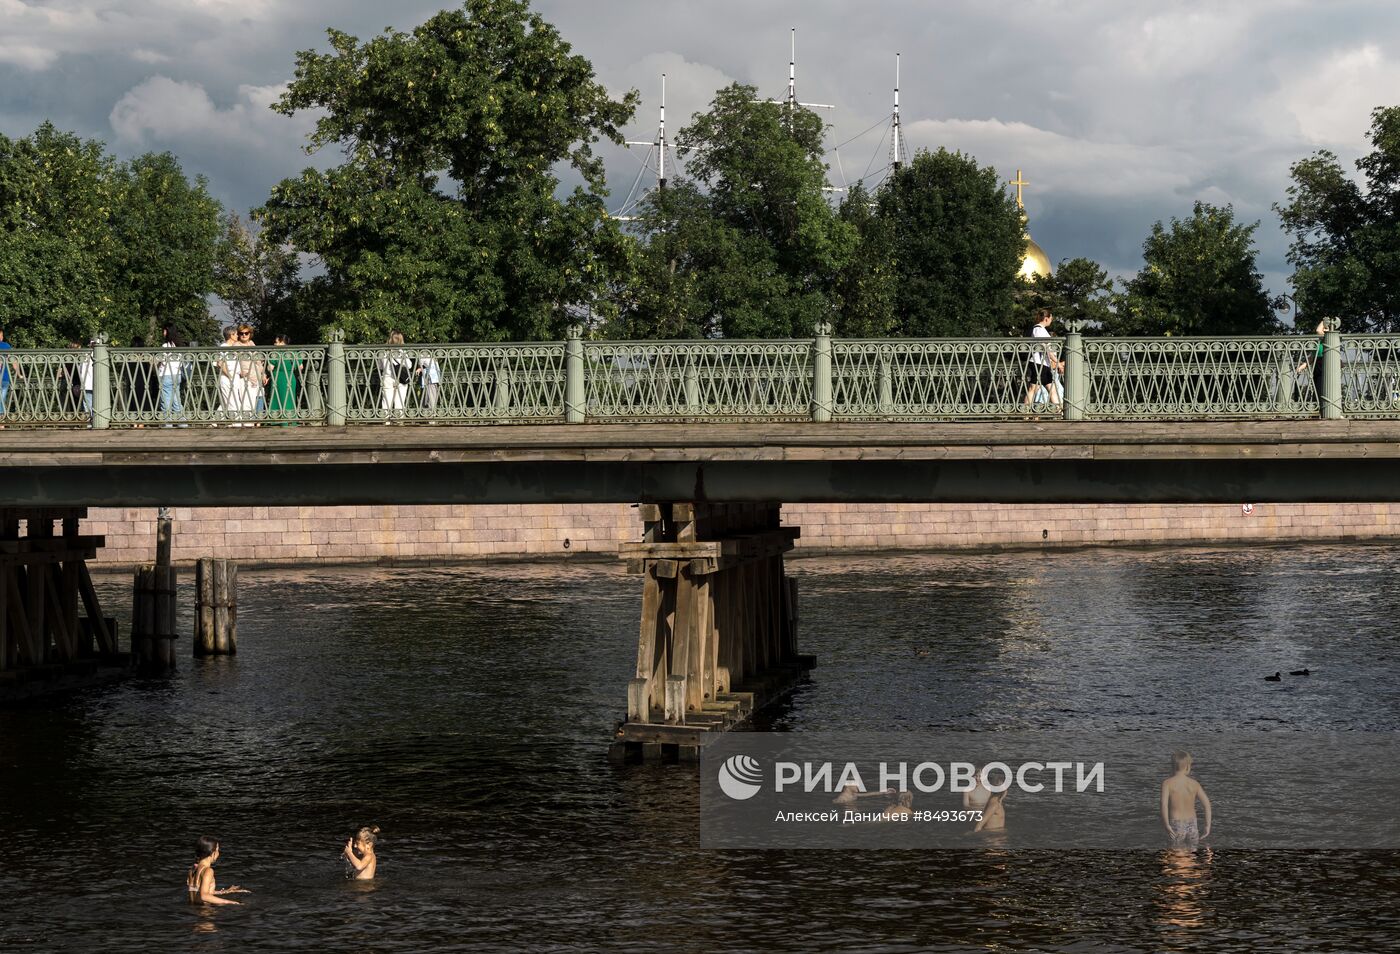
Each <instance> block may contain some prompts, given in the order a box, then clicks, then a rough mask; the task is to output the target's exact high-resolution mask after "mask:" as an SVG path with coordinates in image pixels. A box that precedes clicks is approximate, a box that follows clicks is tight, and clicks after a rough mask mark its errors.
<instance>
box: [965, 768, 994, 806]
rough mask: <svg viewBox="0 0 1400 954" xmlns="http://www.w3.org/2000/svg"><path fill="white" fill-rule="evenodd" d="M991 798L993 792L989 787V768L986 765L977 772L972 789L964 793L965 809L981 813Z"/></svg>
mask: <svg viewBox="0 0 1400 954" xmlns="http://www.w3.org/2000/svg"><path fill="white" fill-rule="evenodd" d="M991 797H992V790H991V789H990V788H988V787H987V766H985V765H984V766H982V767H981V768H980V769H978V770H977V776H976V778H975V779H974V781H973V783H972V787H971V788H970V789H968V790H967V791H965V792H963V808H966V809H969V810H970V811H981V810H982V809H983V808H985V807H986V806H987V799H989V798H991Z"/></svg>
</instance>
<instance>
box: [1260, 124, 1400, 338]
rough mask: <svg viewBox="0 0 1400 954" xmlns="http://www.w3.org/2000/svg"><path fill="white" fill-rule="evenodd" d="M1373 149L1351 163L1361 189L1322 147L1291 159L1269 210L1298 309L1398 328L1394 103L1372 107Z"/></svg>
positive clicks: (1350, 327)
mask: <svg viewBox="0 0 1400 954" xmlns="http://www.w3.org/2000/svg"><path fill="white" fill-rule="evenodd" d="M1370 140H1371V146H1372V150H1371V152H1370V153H1369V154H1367V155H1366V156H1363V157H1362V158H1361V159H1359V160H1358V161H1357V163H1356V167H1357V170H1358V171H1359V172H1360V173H1361V175H1362V177H1363V179H1364V180H1365V183H1364V185H1365V188H1364V190H1363V188H1362V185H1361V184H1360V183H1358V182H1357V181H1356V180H1354V179H1352V178H1350V177H1348V176H1347V174H1346V173H1345V172H1344V171H1343V170H1342V166H1341V163H1340V162H1338V160H1337V157H1336V155H1335V154H1333V153H1331V152H1329V151H1327V150H1321V151H1319V152H1317V153H1315V154H1314V155H1312V156H1310V157H1309V158H1307V159H1303V160H1301V161H1299V162H1296V163H1294V164H1293V167H1292V168H1291V169H1290V171H1289V173H1290V176H1291V178H1292V180H1293V184H1292V185H1290V186H1289V187H1288V202H1287V204H1285V205H1276V206H1275V207H1274V208H1275V210H1276V211H1277V212H1278V214H1279V216H1280V217H1281V218H1282V219H1283V227H1284V229H1285V231H1287V232H1288V233H1289V234H1290V235H1291V236H1292V243H1291V245H1290V247H1289V251H1288V261H1289V262H1290V264H1292V265H1293V267H1294V272H1293V288H1294V293H1295V296H1294V297H1295V298H1296V300H1297V303H1298V309H1299V312H1300V314H1304V315H1307V316H1309V318H1308V319H1306V320H1305V322H1300V323H1308V324H1311V323H1312V320H1313V318H1314V317H1316V318H1321V317H1336V318H1340V319H1341V325H1342V330H1344V331H1360V332H1365V331H1373V332H1393V331H1396V330H1400V106H1388V107H1380V108H1377V109H1376V110H1374V111H1373V112H1372V113H1371V132H1370Z"/></svg>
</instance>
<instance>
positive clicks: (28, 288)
mask: <svg viewBox="0 0 1400 954" xmlns="http://www.w3.org/2000/svg"><path fill="white" fill-rule="evenodd" d="M112 170H113V163H112V161H111V160H110V159H109V158H108V157H107V156H106V155H105V154H104V152H103V148H102V144H101V143H99V142H97V141H95V140H86V141H85V140H81V139H79V138H78V137H77V136H75V135H73V134H72V133H64V132H59V131H58V130H57V129H55V128H54V127H53V126H52V125H51V124H49V123H44V124H43V125H41V126H40V127H39V128H38V129H37V130H36V131H35V132H34V134H33V135H32V136H29V137H26V138H24V139H18V140H12V139H9V138H6V137H5V136H0V322H3V323H4V326H5V331H6V337H7V338H8V339H10V340H13V341H14V342H15V343H17V344H20V345H23V346H27V347H37V346H51V347H52V346H61V345H63V344H64V343H66V342H68V341H83V342H86V341H87V340H88V339H89V338H90V337H92V335H94V334H96V333H97V332H98V331H101V330H104V329H107V328H108V325H109V321H108V319H109V317H110V314H111V312H112V310H113V301H112V294H111V289H110V288H109V286H108V283H107V278H108V275H109V273H110V269H109V267H108V266H109V262H110V260H111V258H112V254H113V247H112V234H111V230H110V228H109V227H108V217H109V215H110V214H111V209H112V207H113V205H114V204H115V202H116V196H115V195H114V192H115V185H114V183H113V181H112Z"/></svg>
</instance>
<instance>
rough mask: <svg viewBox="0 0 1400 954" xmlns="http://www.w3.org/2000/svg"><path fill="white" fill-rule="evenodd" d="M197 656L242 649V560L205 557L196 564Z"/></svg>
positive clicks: (195, 636) (227, 652)
mask: <svg viewBox="0 0 1400 954" xmlns="http://www.w3.org/2000/svg"><path fill="white" fill-rule="evenodd" d="M195 592H196V599H195V629H194V654H195V655H196V656H232V655H235V654H236V653H237V652H238V564H236V563H234V562H233V561H232V560H214V559H203V560H200V561H199V562H198V563H196V564H195Z"/></svg>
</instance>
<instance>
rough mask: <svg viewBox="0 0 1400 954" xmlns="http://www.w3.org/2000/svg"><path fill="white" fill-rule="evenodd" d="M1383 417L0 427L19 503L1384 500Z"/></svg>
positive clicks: (1394, 460) (1391, 470)
mask: <svg viewBox="0 0 1400 954" xmlns="http://www.w3.org/2000/svg"><path fill="white" fill-rule="evenodd" d="M1398 478H1400V421H1376V420H1334V421H1323V420H1305V421H1284V422H1267V421H1216V422H1160V423H1140V422H1138V423H1096V422H1074V423H1069V422H1062V421H1025V422H1021V421H1008V422H979V423H929V424H916V423H860V424H857V423H848V424H838V423H827V424H811V423H766V424H708V425H706V426H704V427H697V426H691V425H685V424H627V425H623V424H612V425H608V424H598V425H591V424H580V425H521V426H511V427H463V426H438V427H432V426H421V427H398V426H394V427H389V426H355V427H346V428H329V427H258V428H219V429H195V428H188V429H185V428H147V429H142V430H109V431H84V430H70V429H53V430H24V431H19V430H7V431H0V494H3V496H4V498H5V499H9V500H11V501H14V502H16V503H17V504H24V505H29V506H65V505H69V506H78V505H131V506H136V505H151V504H158V503H165V504H172V505H184V504H229V505H235V504H248V503H260V504H275V503H286V504H313V503H324V504H339V503H381V502H382V503H457V502H460V503H470V502H482V503H486V502H494V503H501V502H506V503H510V502H515V503H528V502H545V501H552V502H571V501H572V502H625V501H630V502H635V501H641V500H690V499H713V500H781V501H786V502H799V501H817V500H824V501H852V502H857V501H871V502H873V501H993V502H995V501H1004V502H1015V501H1038V502H1049V501H1064V502H1089V501H1102V502H1115V501H1125V502H1126V501H1160V502H1191V501H1200V502H1206V501H1239V500H1252V501H1256V502H1262V501H1267V500H1297V501H1303V500H1319V501H1322V500H1352V501H1383V500H1396V499H1400V479H1398Z"/></svg>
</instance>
